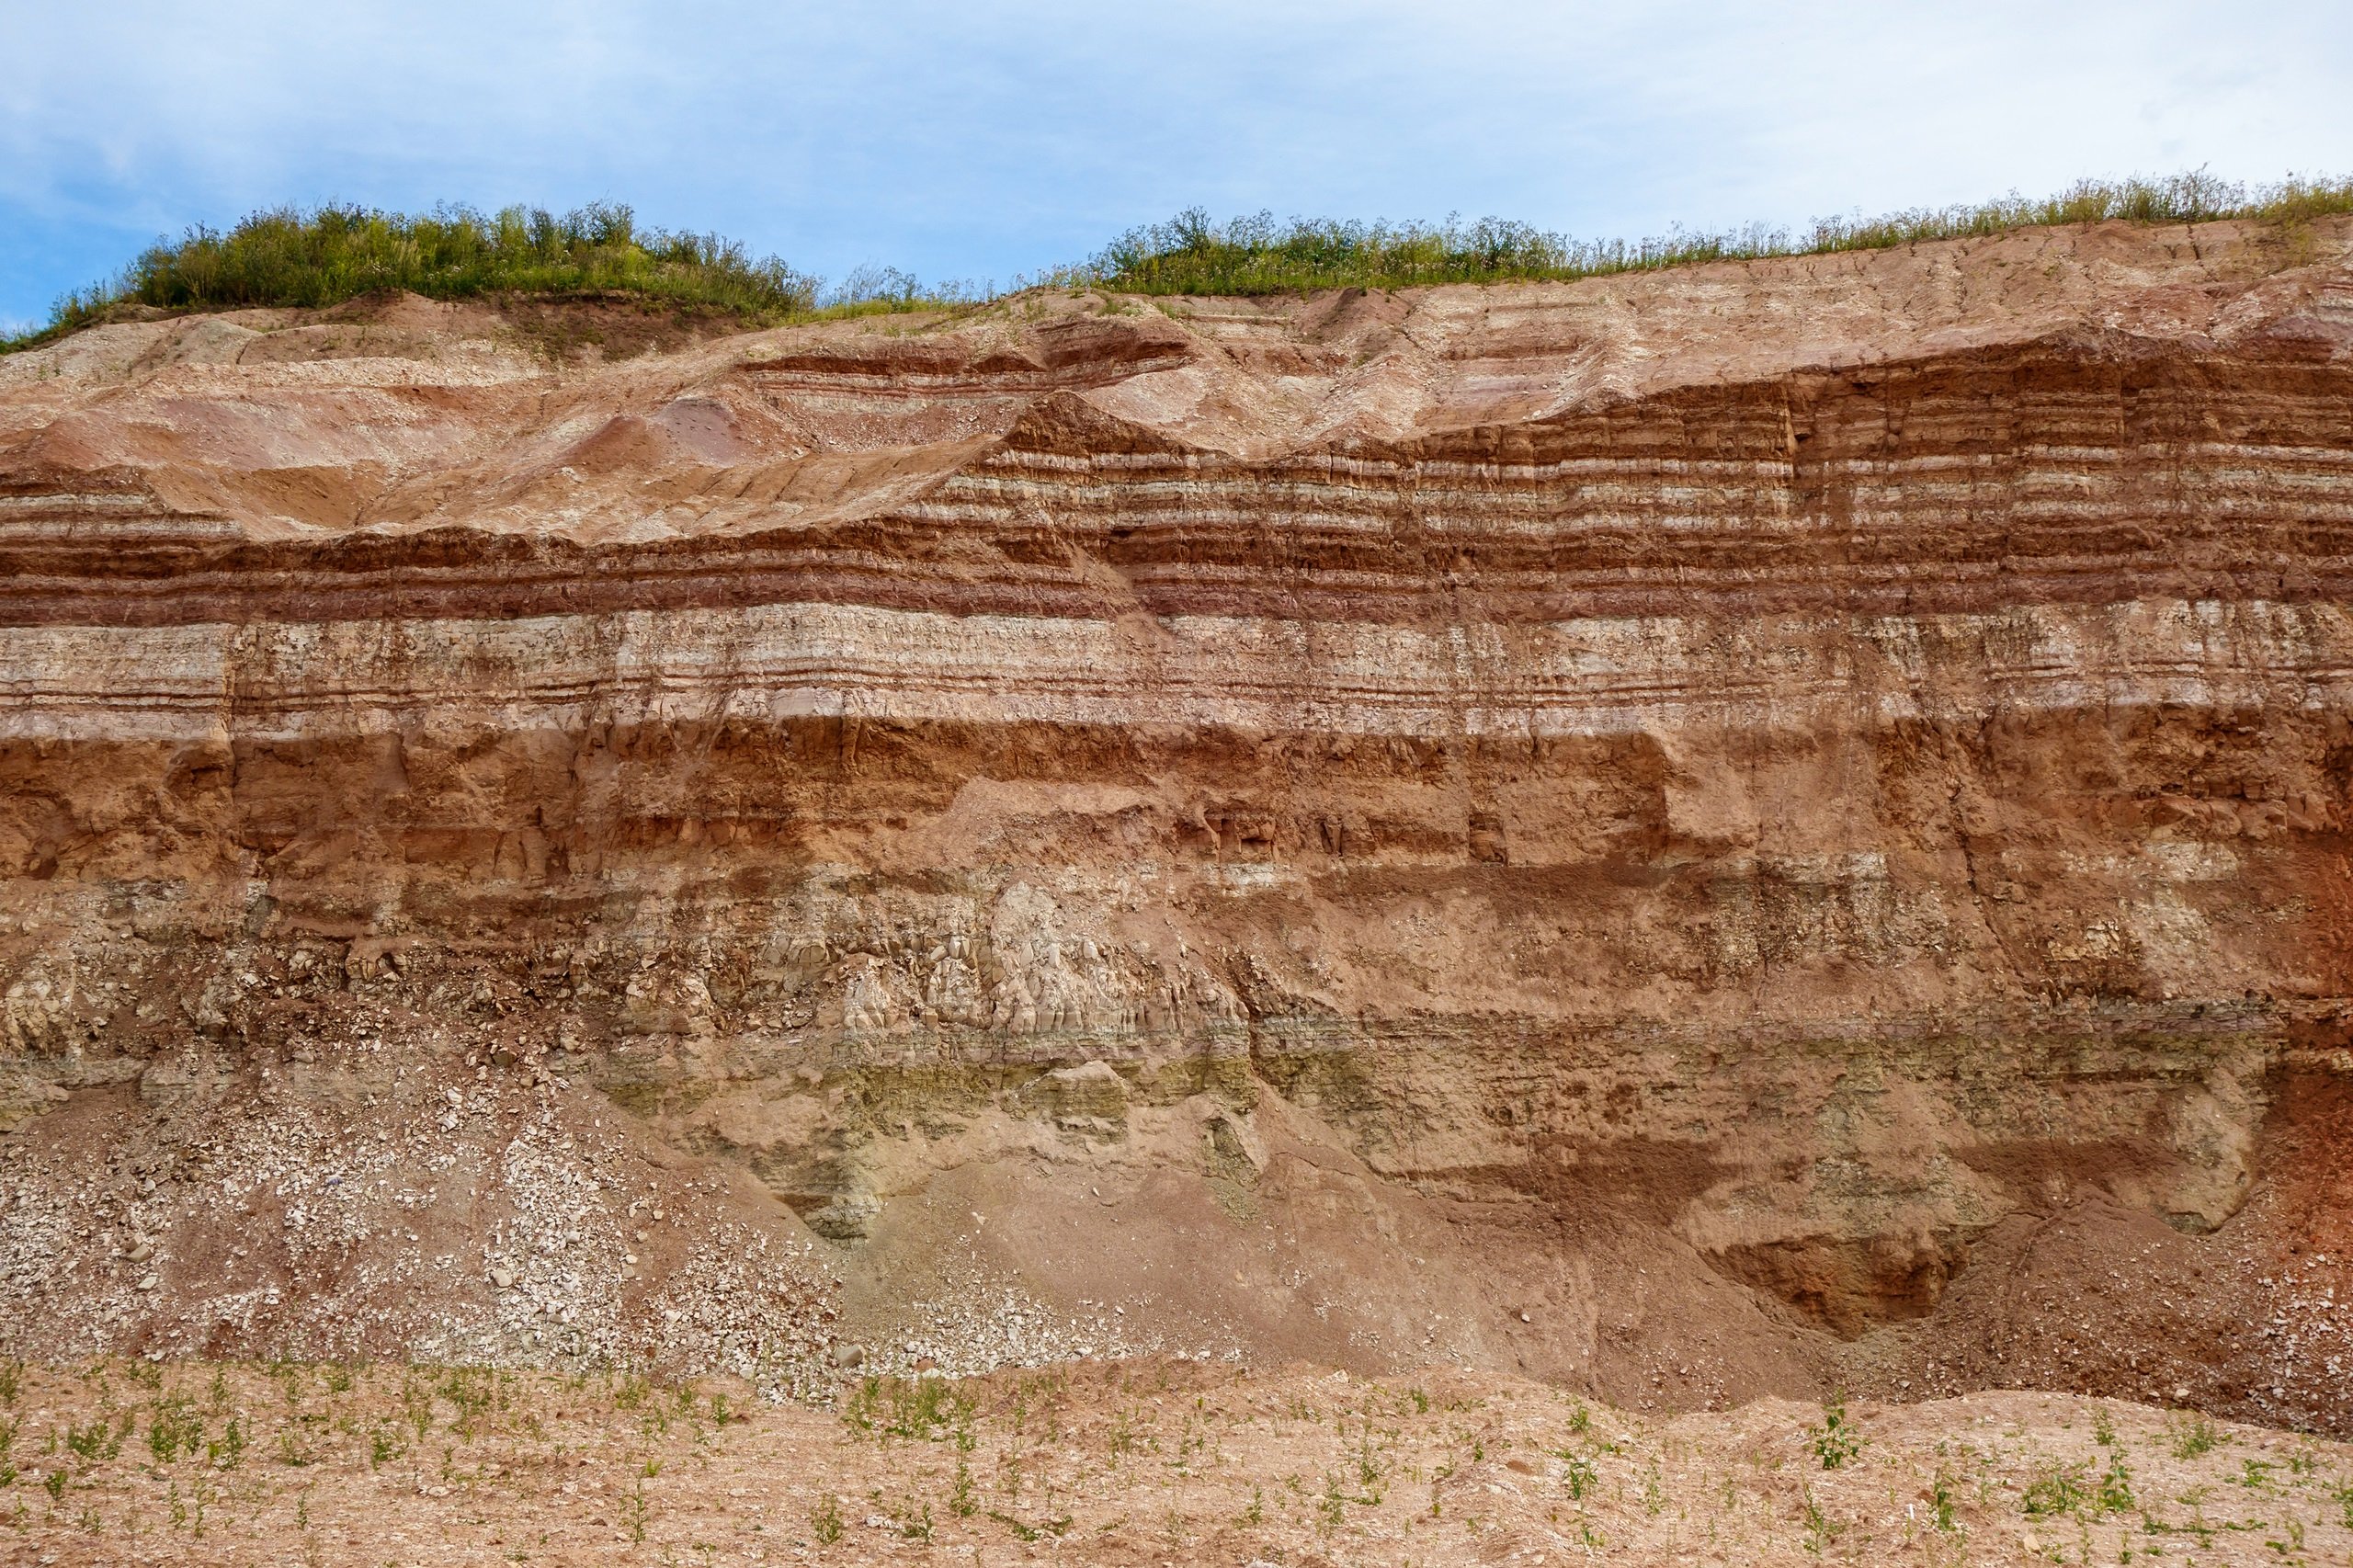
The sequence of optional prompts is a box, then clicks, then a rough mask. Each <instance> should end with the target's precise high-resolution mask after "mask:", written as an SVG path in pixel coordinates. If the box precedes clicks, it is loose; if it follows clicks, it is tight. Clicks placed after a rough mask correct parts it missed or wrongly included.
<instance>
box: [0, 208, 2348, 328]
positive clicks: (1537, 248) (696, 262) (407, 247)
mask: <svg viewBox="0 0 2353 1568" xmlns="http://www.w3.org/2000/svg"><path fill="white" fill-rule="evenodd" d="M2340 213H2353V177H2346V178H2318V179H2306V178H2300V177H2296V176H2290V178H2288V179H2285V180H2282V181H2280V182H2279V183H2278V184H2276V185H2258V186H2245V185H2241V184H2237V183H2234V182H2232V181H2227V180H2222V179H2217V178H2215V177H2214V176H2211V175H2208V174H2205V173H2203V172H2199V173H2191V174H2183V175H2176V176H2171V177H2170V178H2165V179H2148V178H2138V177H2136V178H2132V179H2126V180H2113V181H2110V180H2082V181H2078V182H2077V183H2076V184H2075V185H2074V186H2071V187H2068V188H2067V189H2066V190H2064V191H2063V192H2061V193H2060V194H2059V195H2057V196H2053V197H2048V198H2044V199H2039V200H2033V199H2027V198H2025V197H2020V196H2016V195H2012V196H2008V197H2004V198H2002V199H1998V200H1995V201H1988V202H1984V203H1981V204H1978V205H1976V206H1961V207H1944V208H1922V209H1918V210H1913V211H1908V212H1894V213H1889V214H1886V215H1884V216H1882V217H1878V218H1861V217H1853V218H1824V219H1819V220H1817V221H1816V222H1814V223H1813V226H1812V227H1811V228H1808V229H1805V230H1802V231H1800V232H1796V233H1792V232H1790V231H1789V230H1784V229H1768V228H1765V227H1764V226H1762V225H1756V224H1752V225H1750V226H1749V227H1747V228H1744V229H1736V230H1730V231H1726V232H1725V233H1687V232H1685V231H1682V230H1679V229H1678V230H1676V231H1674V232H1672V233H1668V234H1666V235H1665V236H1662V237H1656V238H1652V239H1643V240H1578V239H1573V238H1571V237H1569V236H1567V235H1565V234H1560V233H1552V232H1550V231H1547V230H1542V229H1538V228H1535V227H1533V226H1532V225H1529V224H1527V223H1520V222H1512V221H1510V220H1507V219H1502V218H1482V219H1480V220H1479V221H1478V222H1473V223H1468V224H1465V223H1461V222H1457V221H1455V220H1452V219H1449V220H1448V221H1447V222H1445V223H1443V224H1428V223H1411V222H1408V223H1388V222H1371V223H1364V222H1337V221H1335V220H1332V219H1324V218H1292V219H1289V220H1287V221H1283V222H1277V221H1276V219H1275V217H1274V215H1273V214H1272V213H1268V212H1260V213H1257V214H1256V215H1255V216H1250V217H1241V218H1233V219H1229V220H1227V221H1226V222H1214V221H1212V220H1211V218H1210V216H1209V214H1208V213H1207V212H1205V211H1203V210H1200V209H1199V208H1194V209H1191V210H1188V211H1185V212H1180V213H1178V214H1177V215H1176V217H1175V218H1173V219H1171V220H1169V221H1168V222H1165V223H1154V224H1148V225H1146V226H1144V227H1142V228H1138V229H1131V230H1130V231H1129V232H1128V233H1124V234H1122V235H1120V237H1119V238H1118V239H1117V240H1114V241H1113V242H1112V243H1111V244H1109V245H1108V246H1106V247H1105V248H1104V249H1103V250H1102V251H1101V252H1100V253H1099V254H1097V256H1094V257H1093V258H1092V259H1090V260H1089V261H1087V262H1086V263H1084V264H1082V265H1079V266H1076V267H1061V268H1057V269H1054V270H1052V271H1051V272H1048V273H1045V274H1043V275H1041V276H1040V278H1037V279H1035V280H1034V281H1036V282H1040V283H1045V284H1050V285H1053V286H1057V287H1063V288H1069V289H1074V290H1083V289H1098V290H1104V291H1106V292H1109V293H1125V294H1211V295H1213V294H1229V295H1231V294H1276V293H1288V292H1294V291H1301V290H1314V289H1345V288H1357V289H1406V288H1416V287H1424V286H1427V285H1431V284H1438V283H1508V282H1522V281H1534V280H1539V279H1568V278H1592V277H1597V276H1601V275H1605V274H1609V273H1620V272H1644V271H1652V270H1655V269H1658V268H1662V267H1688V266H1691V265H1694V264H1697V263H1701V262H1710V261H1727V260H1756V259H1762V258H1765V257H1768V256H1813V255H1821V254H1824V253H1827V252H1834V251H1855V250H1885V249H1889V248H1891V247H1893V246H1897V245H1905V244H1918V243H1921V242H1924V241H1933V240H1951V239H1964V238H1972V237H1980V236H1986V235H1993V234H2001V233H2009V232H2011V231H2013V230H2018V229H2028V228H2036V227H2043V226H2049V225H2056V224H2070V223H2097V222H2110V221H2117V220H2121V221H2123V222H2133V223H2202V222H2220V221H2222V220H2225V219H2242V220H2255V221H2259V222H2278V223H2282V224H2296V223H2304V222H2311V221H2312V220H2313V219H2315V218H2321V217H2327V216H2332V215H2336V214H2340ZM1030 281H1032V280H1020V281H1017V285H1016V287H1017V288H1020V287H1024V286H1027V284H1028V283H1029V282H1030ZM388 290H410V291H412V292H415V293H418V294H423V295H426V296H427V297H428V298H431V299H437V300H458V299H468V298H477V297H483V296H495V295H501V294H505V295H536V296H540V297H562V296H566V295H572V296H582V295H592V296H593V295H622V296H627V297H631V298H634V299H637V300H640V301H645V302H649V303H655V304H668V305H672V306H675V307H677V308H679V309H682V310H694V311H703V312H718V313H722V314H728V315H733V316H735V317H737V318H738V319H740V320H741V321H742V322H743V323H744V324H745V325H749V326H768V325H779V324H784V323H788V322H796V321H808V320H813V319H819V318H824V317H831V316H845V315H865V314H870V313H875V312H896V311H911V310H940V309H949V308H955V307H960V306H968V305H972V304H977V303H983V302H985V301H988V300H991V299H995V298H998V297H1000V296H999V295H998V294H997V293H996V292H995V290H975V289H973V288H972V287H970V286H968V285H961V284H950V285H945V286H935V287H926V286H925V285H923V284H921V283H919V282H917V281H916V279H915V278H913V277H911V276H910V275H908V274H906V273H904V272H901V271H899V270H897V269H896V268H892V267H881V268H876V267H861V268H859V269H858V271H857V272H855V273H852V274H851V275H850V276H849V277H848V278H846V279H844V280H843V281H842V282H841V283H840V284H838V285H836V286H835V287H833V288H831V289H828V288H826V287H825V285H824V282H823V281H822V280H821V279H819V278H813V277H809V276H806V275H804V274H802V273H799V272H796V271H794V270H793V269H792V268H791V267H788V266H786V265H785V264H784V263H783V262H782V261H779V260H778V259H777V258H776V257H774V256H765V257H760V258H757V259H755V258H754V257H752V256H749V255H748V254H746V252H745V249H744V247H743V246H742V245H740V244H735V243H733V242H732V241H729V240H723V239H721V238H720V237H719V236H718V235H716V234H688V233H669V232H667V231H665V230H661V229H647V228H641V227H639V226H638V224H637V222H636V219H635V217H634V215H633V214H632V213H631V210H630V209H629V208H627V207H624V206H619V205H614V204H610V203H597V204H595V205H592V206H588V207H584V208H581V209H579V210H576V211H573V212H567V213H564V214H563V215H561V216H558V215H556V214H553V213H550V212H547V211H545V210H536V209H534V210H527V209H524V208H520V207H510V208H507V209H506V210H503V211H500V212H497V213H494V214H484V213H482V212H478V211H475V210H472V209H471V208H466V207H451V208H437V209H436V210H433V211H432V212H430V213H426V214H422V215H411V214H402V213H390V212H381V211H378V210H374V209H371V208H364V207H346V206H335V205H329V206H324V207H320V208H316V209H313V210H309V211H303V210H300V209H297V208H291V207H287V208H278V209H276V210H271V211H266V212H256V213H254V214H253V215H252V216H250V217H248V218H246V219H244V221H243V222H239V223H238V224H237V225H236V226H235V227H234V228H233V229H231V230H229V231H228V232H227V233H220V232H218V231H215V230H212V229H207V228H196V229H190V230H189V231H188V233H186V234H185V235H183V236H182V237H181V238H180V239H179V240H177V241H169V240H163V241H158V242H157V243H156V244H153V245H151V246H149V247H148V248H147V249H146V250H145V251H142V253H140V255H139V256H138V258H137V259H136V260H134V261H133V262H132V263H131V266H130V267H129V268H128V269H127V270H126V271H125V272H124V273H123V275H122V276H121V277H120V278H116V279H114V280H113V281H111V282H108V283H102V284H98V285H97V286H94V287H92V288H90V289H86V290H81V291H79V292H76V293H73V294H69V295H67V296H66V297H65V298H64V299H63V300H60V301H58V302H57V305H56V306H55V308H54V309H53V310H52V311H51V315H50V320H49V323H48V324H47V325H46V326H43V327H41V328H40V329H39V330H37V331H34V332H31V333H28V334H25V335H21V336H18V337H13V338H5V339H0V353H7V352H10V351H12V350H15V349H20V348H29V347H36V346H38V345H40V344H43V343H47V342H50V341H51V340H53V339H56V338H59V337H63V336H64V335H67V334H69V333H72V332H76V331H79V330H80V329H81V328H83V327H85V326H93V325H97V324H99V323H101V322H105V321H108V320H111V319H115V318H116V317H118V316H119V315H121V314H123V313H125V312H126V310H127V309H128V308H136V307H147V308H150V309H157V310H164V311H169V312H175V313H181V312H200V311H226V310H240V309H246V308H250V307H255V306H298V307H303V306H307V307H318V306H324V305H333V304H337V303H340V302H341V301H346V300H351V299H357V298H359V297H361V296H363V295H369V294H375V293H380V292H384V291H388Z"/></svg>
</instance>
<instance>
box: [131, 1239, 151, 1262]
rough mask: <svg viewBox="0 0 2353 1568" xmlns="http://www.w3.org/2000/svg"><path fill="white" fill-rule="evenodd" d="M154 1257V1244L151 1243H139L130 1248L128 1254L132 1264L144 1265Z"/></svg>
mask: <svg viewBox="0 0 2353 1568" xmlns="http://www.w3.org/2000/svg"><path fill="white" fill-rule="evenodd" d="M153 1256H155V1244H153V1242H141V1243H140V1244H138V1245H136V1246H134V1247H132V1248H131V1253H130V1257H131V1262H133V1263H144V1262H146V1261H147V1260H148V1259H149V1258H151V1257H153Z"/></svg>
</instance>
